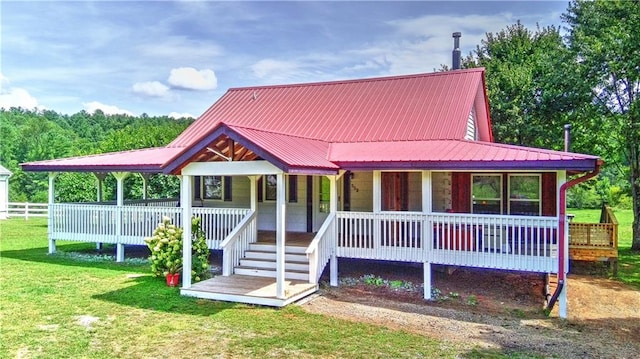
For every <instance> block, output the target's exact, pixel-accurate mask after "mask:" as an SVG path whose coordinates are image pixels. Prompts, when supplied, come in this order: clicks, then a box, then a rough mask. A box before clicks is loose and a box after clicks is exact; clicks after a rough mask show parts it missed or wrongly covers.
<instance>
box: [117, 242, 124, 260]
mask: <svg viewBox="0 0 640 359" xmlns="http://www.w3.org/2000/svg"><path fill="white" fill-rule="evenodd" d="M116 262H124V244H123V243H118V244H116Z"/></svg>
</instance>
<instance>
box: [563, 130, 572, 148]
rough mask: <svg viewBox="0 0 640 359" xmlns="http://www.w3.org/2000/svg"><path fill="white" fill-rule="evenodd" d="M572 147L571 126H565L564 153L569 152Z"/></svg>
mask: <svg viewBox="0 0 640 359" xmlns="http://www.w3.org/2000/svg"><path fill="white" fill-rule="evenodd" d="M570 147H571V124H568V123H567V124H566V125H564V152H569V148H570Z"/></svg>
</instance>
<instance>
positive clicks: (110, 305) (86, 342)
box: [0, 219, 501, 358]
mask: <svg viewBox="0 0 640 359" xmlns="http://www.w3.org/2000/svg"><path fill="white" fill-rule="evenodd" d="M46 233H47V228H46V220H42V219H40V220H38V219H30V220H28V221H25V220H22V219H10V220H5V221H0V293H1V294H0V333H1V336H0V358H14V357H15V358H77V357H82V358H114V357H120V358H176V357H191V358H195V357H207V358H209V357H225V358H226V357H230V358H246V357H256V358H263V357H275V358H280V357H329V358H331V357H334V358H348V357H359V358H369V357H379V358H396V357H411V358H416V357H434V358H436V357H437V358H441V357H445V358H446V357H456V356H465V357H472V356H477V355H478V353H479V352H478V350H477V349H475V348H470V349H469V348H467V350H470V351H467V350H465V349H462V348H461V347H452V344H450V343H445V342H439V341H436V340H432V339H430V338H427V337H425V336H420V335H415V334H409V333H407V332H403V331H396V330H390V329H387V328H384V327H379V326H373V325H365V324H358V323H352V322H347V321H343V320H338V319H333V318H329V317H325V316H321V315H313V314H309V313H306V312H304V311H303V310H302V309H300V308H299V307H296V306H288V307H286V308H284V309H279V310H278V309H270V308H263V307H256V306H248V305H239V304H231V303H222V302H214V301H208V300H198V299H193V298H186V297H181V296H180V295H179V293H178V289H175V288H169V287H167V286H166V285H165V284H164V283H163V280H161V279H160V278H154V277H152V276H151V275H150V271H149V269H148V268H147V266H146V265H142V264H139V263H138V264H136V263H135V262H133V263H132V262H129V263H123V264H118V263H114V262H113V261H109V260H104V259H99V258H98V259H95V258H93V259H92V258H91V257H86V256H85V257H81V256H69V255H63V254H57V255H47V241H46ZM91 248H94V245H93V244H78V243H70V242H69V243H66V242H62V243H59V245H58V251H59V253H63V252H87V251H90V250H91ZM499 355H501V353H499Z"/></svg>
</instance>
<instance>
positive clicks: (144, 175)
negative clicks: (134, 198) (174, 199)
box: [139, 173, 151, 199]
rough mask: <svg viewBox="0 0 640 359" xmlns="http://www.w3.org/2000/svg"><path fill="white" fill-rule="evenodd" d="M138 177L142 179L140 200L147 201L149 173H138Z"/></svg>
mask: <svg viewBox="0 0 640 359" xmlns="http://www.w3.org/2000/svg"><path fill="white" fill-rule="evenodd" d="M139 175H140V177H142V199H147V197H149V178H151V173H139Z"/></svg>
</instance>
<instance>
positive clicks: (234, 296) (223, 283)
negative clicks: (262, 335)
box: [180, 274, 318, 307]
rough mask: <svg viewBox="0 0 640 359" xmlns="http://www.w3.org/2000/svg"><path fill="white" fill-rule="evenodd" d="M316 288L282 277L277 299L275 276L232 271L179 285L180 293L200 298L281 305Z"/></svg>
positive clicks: (304, 295) (308, 293) (310, 292)
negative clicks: (281, 294) (282, 287)
mask: <svg viewBox="0 0 640 359" xmlns="http://www.w3.org/2000/svg"><path fill="white" fill-rule="evenodd" d="M317 290H318V286H317V285H316V284H311V283H309V282H306V281H300V280H290V279H287V280H285V298H278V297H277V294H276V280H275V278H267V277H254V276H246V275H239V274H233V275H231V276H228V277H224V276H217V277H213V278H211V279H207V280H204V281H202V282H198V283H194V284H193V285H192V286H191V288H188V289H185V288H182V289H181V290H180V293H181V294H182V295H186V296H191V297H197V298H204V299H213V300H221V301H228V302H239V303H247V304H258V305H267V306H272V307H283V306H285V305H287V304H290V303H293V302H295V301H297V300H299V299H302V298H304V297H306V296H308V295H310V294H312V293H314V292H316V291H317Z"/></svg>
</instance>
